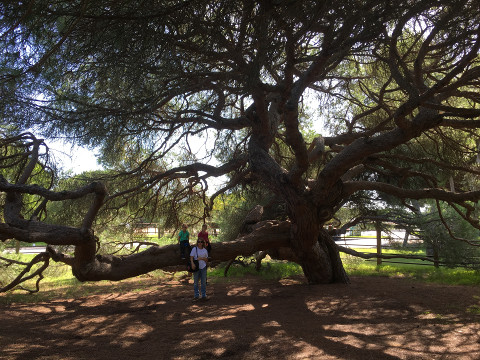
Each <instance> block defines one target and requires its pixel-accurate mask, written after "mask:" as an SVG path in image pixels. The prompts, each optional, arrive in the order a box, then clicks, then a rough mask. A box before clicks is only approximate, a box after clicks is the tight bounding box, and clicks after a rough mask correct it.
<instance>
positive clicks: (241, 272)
mask: <svg viewBox="0 0 480 360" xmlns="http://www.w3.org/2000/svg"><path fill="white" fill-rule="evenodd" d="M224 272H225V264H223V266H219V267H216V268H213V269H209V271H208V276H209V279H210V278H211V277H216V278H220V277H224ZM301 274H303V272H302V268H301V266H300V265H298V264H295V263H292V262H288V261H278V260H264V261H262V267H261V269H260V271H257V270H256V269H255V265H253V264H252V265H247V266H245V267H244V266H241V265H238V264H235V265H232V266H230V268H229V269H228V273H227V277H228V278H234V279H235V278H241V277H244V276H247V275H248V276H258V277H260V278H263V279H265V280H278V279H283V278H288V277H291V276H296V275H301Z"/></svg>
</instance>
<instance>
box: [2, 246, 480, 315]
mask: <svg viewBox="0 0 480 360" xmlns="http://www.w3.org/2000/svg"><path fill="white" fill-rule="evenodd" d="M32 257H33V256H32V255H19V258H18V259H21V260H22V261H28V260H29V259H31V258H32ZM249 260H250V259H247V261H246V263H249V262H250V261H249ZM342 260H343V263H344V266H345V270H346V272H347V273H348V274H349V275H350V276H384V277H401V278H409V279H412V280H416V281H422V282H433V283H441V284H449V285H480V272H478V271H475V270H469V269H464V268H454V269H449V268H443V267H442V268H435V267H433V266H418V265H411V264H403V263H399V264H386V263H385V264H383V265H380V266H377V264H376V262H375V261H372V262H367V261H364V260H363V259H360V258H356V257H352V256H344V255H342ZM408 261H410V260H408ZM225 265H226V264H225V263H224V264H223V265H220V266H218V267H216V268H210V269H209V270H208V278H209V281H211V282H212V283H215V282H217V281H236V279H238V278H242V277H246V276H250V277H251V276H255V277H258V278H261V279H265V280H279V279H285V278H289V277H294V276H299V275H300V276H301V275H302V274H303V272H302V268H301V266H300V265H298V264H295V263H291V262H287V261H277V260H271V259H268V258H267V259H264V260H263V261H262V267H261V270H260V271H256V270H255V265H254V264H249V265H247V266H245V267H244V266H241V265H238V264H235V265H232V266H231V267H230V268H229V271H228V276H227V278H225V277H224V271H225ZM185 274H186V273H185V272H176V273H173V274H171V273H164V272H163V271H161V270H156V271H153V272H151V273H149V274H147V275H142V276H139V277H136V278H132V279H126V280H123V281H118V282H112V281H100V282H95V283H93V282H89V283H81V282H79V281H78V280H77V279H76V278H75V277H74V276H73V275H72V273H71V269H70V267H68V266H66V265H62V264H57V263H55V264H52V265H51V266H50V268H49V269H48V270H47V272H46V274H45V279H44V280H43V281H42V282H41V284H40V292H39V293H35V294H28V293H25V292H24V291H21V290H16V291H11V292H8V293H6V294H0V304H8V303H11V302H26V303H35V302H41V301H46V300H49V299H55V298H80V297H85V296H88V295H94V294H106V293H124V292H129V291H141V290H144V289H146V288H148V286H153V285H155V284H157V283H158V282H161V281H162V280H163V279H166V278H169V279H172V280H175V279H177V280H179V279H180V278H181V277H183V276H184V275H185ZM2 277H4V274H3V273H0V282H1V281H4V280H5V279H4V278H3V280H2ZM4 283H5V282H4ZM25 287H28V288H30V289H33V288H34V287H35V283H34V281H31V282H30V283H27V284H25ZM468 311H469V312H472V313H476V311H479V312H480V306H478V305H474V306H472V307H470V308H469V310H468Z"/></svg>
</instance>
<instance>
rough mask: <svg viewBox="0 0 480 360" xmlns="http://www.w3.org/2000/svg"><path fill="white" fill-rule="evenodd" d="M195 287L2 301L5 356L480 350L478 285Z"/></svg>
mask: <svg viewBox="0 0 480 360" xmlns="http://www.w3.org/2000/svg"><path fill="white" fill-rule="evenodd" d="M155 281H158V280H155ZM139 286H141V285H139V284H136V288H137V289H138V287H139ZM192 288H193V285H192V283H191V280H190V282H189V283H188V284H185V283H182V282H181V281H178V280H170V281H167V280H163V281H162V282H160V283H158V284H155V285H154V286H152V284H151V281H150V283H148V284H146V285H145V287H144V288H143V289H141V290H136V291H130V292H117V291H115V290H113V291H112V292H111V293H108V294H103V295H91V296H86V297H82V298H75V299H68V298H65V299H57V300H50V301H44V302H40V303H35V304H16V303H13V304H9V305H5V304H3V305H0V358H1V359H106V360H108V359H189V360H196V359H326V360H329V359H346V360H347V359H348V360H352V359H383V360H385V359H386V360H390V359H392V360H393V359H429V360H431V359H480V315H479V314H480V289H479V288H478V287H470V286H445V285H432V284H423V283H418V282H413V281H411V280H406V279H391V278H372V277H355V278H352V284H350V285H338V284H337V285H316V286H311V285H307V284H305V283H304V282H303V279H300V278H298V279H289V280H282V281H265V280H262V279H258V278H248V279H233V280H232V279H231V280H230V281H229V282H226V281H225V282H224V281H221V280H220V281H217V282H215V283H210V284H209V286H208V293H209V296H210V300H209V301H206V302H195V303H193V302H192V297H193V289H192Z"/></svg>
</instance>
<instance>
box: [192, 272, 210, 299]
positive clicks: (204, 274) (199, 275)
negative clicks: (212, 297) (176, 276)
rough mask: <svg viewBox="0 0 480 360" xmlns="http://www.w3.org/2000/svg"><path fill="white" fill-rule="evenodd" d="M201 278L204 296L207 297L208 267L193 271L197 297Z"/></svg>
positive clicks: (194, 290)
mask: <svg viewBox="0 0 480 360" xmlns="http://www.w3.org/2000/svg"><path fill="white" fill-rule="evenodd" d="M199 278H200V281H201V286H202V298H204V297H207V267H206V266H205V267H204V268H203V269H199V270H198V271H195V272H194V273H193V292H194V293H195V297H196V298H198V296H199V293H198V279H199Z"/></svg>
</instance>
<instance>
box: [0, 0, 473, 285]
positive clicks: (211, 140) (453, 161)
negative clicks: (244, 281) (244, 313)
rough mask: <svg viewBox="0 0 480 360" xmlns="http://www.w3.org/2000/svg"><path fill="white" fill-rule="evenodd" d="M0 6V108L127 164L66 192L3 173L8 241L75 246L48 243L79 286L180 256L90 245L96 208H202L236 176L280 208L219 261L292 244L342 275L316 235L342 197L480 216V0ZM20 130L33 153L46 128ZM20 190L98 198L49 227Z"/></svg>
mask: <svg viewBox="0 0 480 360" xmlns="http://www.w3.org/2000/svg"><path fill="white" fill-rule="evenodd" d="M1 7H2V8H1V10H2V11H1V13H2V14H3V15H2V18H1V21H2V24H1V26H0V29H1V32H2V35H1V38H0V41H1V45H2V52H1V59H0V64H1V65H0V71H1V74H0V75H1V92H2V99H1V100H0V103H1V106H2V117H3V121H4V122H6V123H10V124H14V127H15V130H18V131H21V130H24V129H32V128H33V129H35V130H36V131H41V132H42V134H44V135H45V136H50V137H52V136H65V135H66V136H69V137H70V138H71V139H73V140H75V141H78V142H80V143H83V144H86V145H90V146H99V147H101V149H102V152H103V156H102V161H103V162H104V164H105V165H106V166H110V167H112V168H117V169H122V171H121V172H119V173H118V176H121V177H117V179H120V178H121V179H125V180H124V181H125V184H128V183H129V182H130V183H133V182H132V179H136V181H135V182H134V186H131V187H122V189H123V190H122V191H118V192H112V193H107V189H106V188H105V186H104V185H102V183H101V182H94V183H91V184H89V185H86V186H84V187H81V188H79V189H76V190H71V191H63V192H62V191H55V190H51V189H46V188H45V187H41V186H35V185H31V183H30V182H29V181H30V180H29V176H30V175H31V174H32V171H31V169H32V168H33V165H32V166H31V167H30V168H28V167H26V168H24V169H23V170H22V171H23V172H22V174H23V175H19V176H18V177H16V178H10V179H7V178H6V177H3V178H2V179H1V181H0V191H2V192H4V193H6V200H5V207H4V209H5V210H4V223H2V224H1V226H0V238H1V239H2V240H5V239H8V238H16V239H20V240H28V241H32V240H34V239H35V240H40V241H44V242H46V243H48V244H53V245H55V244H63V245H68V244H70V245H74V246H75V254H74V256H73V257H69V256H65V255H63V254H59V253H57V252H55V251H54V250H52V249H51V250H50V252H49V253H48V254H46V255H44V256H46V257H54V258H55V259H56V260H59V261H64V262H66V263H68V264H70V265H71V266H72V269H73V273H74V274H75V276H76V277H77V278H78V279H80V280H82V281H88V280H100V279H115V280H116V279H122V278H126V277H131V276H135V275H138V274H142V273H145V272H148V271H151V270H153V269H157V268H162V267H165V266H169V265H174V264H176V263H178V262H179V260H177V259H178V257H177V256H176V255H175V251H176V248H175V247H173V246H172V247H167V248H158V247H152V248H149V249H148V250H146V251H143V252H140V253H138V254H134V255H130V256H126V257H116V256H111V255H104V254H96V245H95V244H96V237H95V234H94V231H93V230H94V223H95V217H96V215H97V213H98V211H101V209H102V208H104V207H107V206H109V204H117V205H115V206H119V205H118V204H128V201H129V199H133V197H134V196H137V195H138V194H139V193H141V192H142V191H148V192H149V193H151V192H152V191H154V193H156V194H161V195H159V198H162V199H163V198H168V199H174V200H175V203H181V201H182V199H187V198H189V197H191V196H193V195H195V196H198V197H199V198H201V199H203V200H204V202H205V205H206V208H207V210H208V208H209V207H211V204H212V203H213V201H214V200H215V198H216V197H217V196H219V195H220V194H223V193H225V192H227V191H230V190H231V189H238V188H239V187H243V186H253V187H256V188H258V187H260V188H262V189H263V190H264V191H265V192H266V193H267V192H268V193H271V194H272V195H273V196H274V197H275V199H276V201H277V202H281V203H282V204H283V209H284V214H285V216H286V219H287V220H284V219H273V218H272V219H261V218H260V217H259V216H257V219H256V221H259V220H262V221H259V222H258V223H257V224H256V225H255V226H253V227H251V228H250V229H249V231H250V232H249V233H248V234H245V233H242V234H241V235H242V236H241V237H240V238H239V239H238V240H237V241H234V242H228V243H222V244H218V245H217V246H216V248H215V257H216V258H217V259H219V260H227V259H229V258H231V257H233V256H235V255H237V254H251V253H253V252H254V251H258V250H265V249H279V248H282V249H283V250H285V249H288V251H283V252H282V253H283V254H284V257H288V258H291V259H294V260H295V261H297V262H298V263H300V264H301V265H302V268H303V271H304V273H305V276H306V278H307V279H308V281H309V282H310V283H329V282H348V277H347V276H346V274H345V272H344V270H343V267H342V264H341V260H340V257H339V255H338V248H337V247H336V246H335V243H334V242H333V240H332V238H331V237H330V235H329V234H328V233H327V232H326V231H325V230H323V225H324V224H325V223H326V222H328V221H329V220H331V219H332V218H333V217H334V216H335V213H336V212H337V211H338V210H339V209H340V208H342V206H345V204H348V206H355V203H356V201H362V199H365V198H367V197H370V198H371V197H372V196H374V197H377V199H381V198H380V197H379V194H383V195H384V196H389V197H390V198H392V197H395V198H397V199H399V200H400V203H402V204H404V205H405V206H406V207H407V208H410V209H411V211H414V210H415V209H414V207H413V206H412V205H411V200H419V199H435V200H437V201H441V202H446V203H448V204H450V205H451V206H454V208H455V209H456V210H457V211H458V212H459V213H460V214H462V216H463V217H464V218H465V219H466V220H468V221H470V223H471V224H472V225H473V226H476V227H479V224H478V220H477V218H476V216H475V211H474V210H475V203H476V201H477V200H478V199H479V198H480V191H478V190H476V187H475V186H473V185H474V181H472V179H474V178H475V177H476V176H478V174H479V169H478V165H477V160H476V159H477V153H478V151H477V147H478V143H479V132H478V127H479V126H480V120H478V117H479V116H480V109H479V103H480V93H479V85H480V82H479V79H480V59H479V57H478V50H479V46H480V39H479V35H480V25H479V24H480V7H479V6H478V1H473V0H463V1H462V0H459V1H446V0H443V1H442V0H426V1H421V2H420V1H411V0H408V1H383V0H382V1H380V0H337V1H301V2H300V1H299V2H295V1H262V2H256V1H248V0H245V1H242V0H235V1H231V0H223V1H222V0H220V1H218V0H216V1H197V0H192V1H189V0H185V1H161V0H158V1H157V0H150V1H146V0H145V1H126V0H125V1H123V0H120V1H106V0H105V1H30V2H28V3H20V2H8V3H3V4H2V5H1ZM312 108H313V110H314V111H312ZM312 123H314V124H320V123H324V124H325V125H326V127H325V130H323V131H324V132H323V134H318V133H317V134H316V136H314V137H311V136H308V135H306V134H309V133H311V132H308V131H307V130H308V126H310V125H311V124H312ZM317 128H318V127H317ZM194 136H198V137H201V138H202V139H204V142H205V149H206V153H205V154H203V155H202V156H200V155H199V154H198V153H196V150H195V149H192V148H191V146H190V139H191V138H192V137H194ZM5 137H6V138H7V136H5ZM25 138H30V139H31V142H30V143H26V140H25V139H24V140H25V141H23V142H21V141H20V142H21V143H18V142H17V143H16V146H25V149H26V150H25V152H24V153H25V154H29V156H30V160H31V161H33V162H34V163H36V161H37V158H36V156H37V155H38V152H37V149H38V147H39V146H40V144H41V141H39V140H37V139H36V138H32V137H30V136H29V135H25ZM12 144H13V142H10V141H6V142H5V148H7V147H8V146H12ZM126 149H127V150H126ZM132 154H135V156H133V157H132ZM5 156H6V157H5V159H8V153H7V152H6V153H5ZM131 158H134V159H136V160H135V161H129V159H131ZM126 159H127V160H126ZM212 159H215V161H212ZM119 164H121V166H119ZM222 176H226V177H227V179H228V180H227V181H225V182H224V183H223V184H222V185H221V186H219V187H218V189H216V190H217V191H216V192H215V193H214V194H213V195H211V196H210V198H209V199H207V197H206V196H205V192H206V190H207V188H208V181H209V179H211V178H212V177H222ZM172 184H173V185H172ZM26 194H31V195H32V194H33V195H36V196H38V197H39V198H41V199H44V200H45V202H49V201H63V200H65V199H68V198H70V199H71V198H78V197H82V196H85V195H86V194H90V195H89V196H91V207H90V210H89V211H88V212H87V213H86V215H85V217H84V219H83V222H82V225H81V226H79V227H78V228H75V227H68V226H67V225H68V224H65V225H51V224H50V225H49V224H47V223H46V222H44V221H42V217H35V218H33V217H31V218H28V219H27V218H25V216H24V214H22V212H23V211H24V207H22V205H23V204H22V197H23V196H24V195H26ZM91 194H93V196H92V195H91ZM146 198H147V197H146ZM148 199H151V197H148ZM207 200H208V201H207ZM173 208H174V207H172V209H173ZM439 208H440V207H439ZM152 211H153V210H152ZM38 213H41V212H39V211H36V212H35V214H38ZM206 215H207V213H205V216H206ZM257 215H259V213H258V212H257ZM278 253H280V252H278ZM287 253H289V254H288V255H287Z"/></svg>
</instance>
